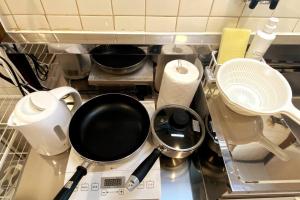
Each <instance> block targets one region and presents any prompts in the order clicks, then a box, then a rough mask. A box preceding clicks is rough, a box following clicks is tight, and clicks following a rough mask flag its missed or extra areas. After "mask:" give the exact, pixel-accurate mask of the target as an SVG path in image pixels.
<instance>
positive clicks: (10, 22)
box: [0, 15, 18, 30]
mask: <svg viewBox="0 0 300 200" xmlns="http://www.w3.org/2000/svg"><path fill="white" fill-rule="evenodd" d="M0 18H1V23H2V24H3V25H4V26H5V27H6V28H8V29H9V30H17V29H18V27H17V24H16V23H15V20H14V18H13V16H12V15H2V16H0Z"/></svg>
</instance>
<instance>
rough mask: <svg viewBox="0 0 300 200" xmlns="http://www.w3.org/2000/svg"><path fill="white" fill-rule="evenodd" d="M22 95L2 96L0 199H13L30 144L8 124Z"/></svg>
mask: <svg viewBox="0 0 300 200" xmlns="http://www.w3.org/2000/svg"><path fill="white" fill-rule="evenodd" d="M20 98H21V97H20V96H13V95H9V96H0V199H13V196H14V193H15V191H16V188H17V185H18V182H19V180H20V178H21V174H22V169H23V168H24V165H25V161H26V158H27V155H28V154H29V151H30V148H31V147H30V145H29V144H28V142H27V141H26V139H25V138H24V137H23V135H22V134H21V133H20V132H18V131H17V130H14V129H13V128H10V127H8V126H7V120H8V118H9V116H10V114H11V112H12V111H13V109H14V107H15V105H16V103H17V101H18V100H19V99H20Z"/></svg>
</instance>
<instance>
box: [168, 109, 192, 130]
mask: <svg viewBox="0 0 300 200" xmlns="http://www.w3.org/2000/svg"><path fill="white" fill-rule="evenodd" d="M189 121H190V115H189V114H188V113H187V112H186V111H184V110H176V111H174V112H173V113H172V116H171V118H170V124H171V125H172V126H174V127H175V128H179V129H180V128H184V127H186V126H187V125H188V124H189Z"/></svg>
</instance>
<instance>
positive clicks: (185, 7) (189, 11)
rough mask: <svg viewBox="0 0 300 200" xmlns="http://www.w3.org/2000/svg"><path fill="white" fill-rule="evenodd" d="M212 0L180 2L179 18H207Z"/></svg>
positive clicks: (182, 0)
mask: <svg viewBox="0 0 300 200" xmlns="http://www.w3.org/2000/svg"><path fill="white" fill-rule="evenodd" d="M212 2H213V0H181V1H180V8H179V15H180V16H208V15H209V12H210V9H211V6H212Z"/></svg>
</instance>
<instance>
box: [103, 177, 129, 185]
mask: <svg viewBox="0 0 300 200" xmlns="http://www.w3.org/2000/svg"><path fill="white" fill-rule="evenodd" d="M124 184H125V177H124V176H120V177H102V178H101V188H122V187H124Z"/></svg>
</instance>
